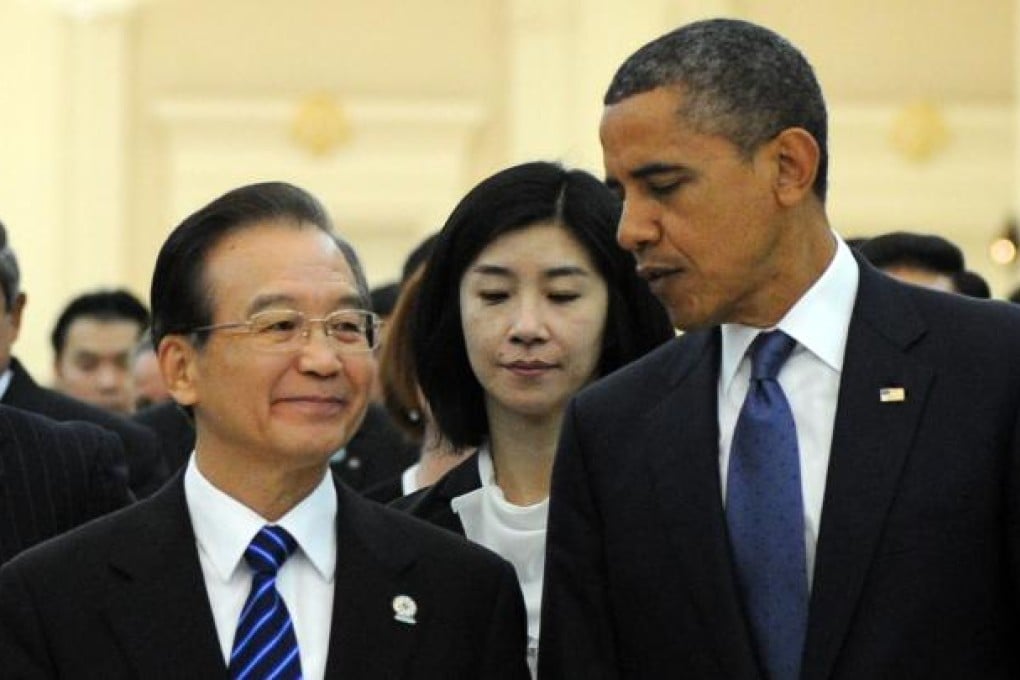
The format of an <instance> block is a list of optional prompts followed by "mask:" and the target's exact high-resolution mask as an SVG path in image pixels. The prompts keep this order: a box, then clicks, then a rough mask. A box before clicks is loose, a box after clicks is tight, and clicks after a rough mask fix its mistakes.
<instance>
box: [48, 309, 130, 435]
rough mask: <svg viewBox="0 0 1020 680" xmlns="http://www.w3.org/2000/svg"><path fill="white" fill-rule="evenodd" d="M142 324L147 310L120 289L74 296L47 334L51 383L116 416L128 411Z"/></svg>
mask: <svg viewBox="0 0 1020 680" xmlns="http://www.w3.org/2000/svg"><path fill="white" fill-rule="evenodd" d="M148 326H149V310H147V309H146V308H145V305H143V304H142V303H141V301H140V300H139V299H138V298H136V297H135V296H134V295H132V294H131V293H129V292H127V291H126V290H96V291H92V292H89V293H84V294H82V295H79V296H78V297H76V298H74V299H73V300H71V302H69V303H68V304H67V307H65V308H64V311H62V312H61V313H60V316H59V317H57V323H56V324H55V325H54V327H53V332H52V334H51V335H50V343H51V344H52V346H53V375H54V377H55V382H54V385H55V387H56V388H57V389H58V390H59V391H61V392H63V393H64V394H66V395H68V396H69V397H74V398H75V399H80V400H81V401H84V402H86V403H89V404H92V405H94V406H98V407H100V408H105V409H108V410H110V411H113V412H114V413H119V414H120V415H128V414H129V413H131V412H133V411H134V410H135V393H134V381H133V376H132V372H131V367H132V363H133V354H134V349H135V346H136V345H137V344H138V341H139V340H140V339H141V337H142V334H143V333H144V332H145V329H146V328H148Z"/></svg>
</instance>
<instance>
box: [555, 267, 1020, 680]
mask: <svg viewBox="0 0 1020 680" xmlns="http://www.w3.org/2000/svg"><path fill="white" fill-rule="evenodd" d="M860 267H861V278H860V286H859V289H858V295H857V300H856V303H855V306H854V311H853V315H852V318H851V323H850V328H849V334H848V338H847V345H846V353H845V363H844V366H843V372H842V377H841V382H840V389H839V401H838V404H837V410H836V419H835V429H834V432H833V441H832V449H831V457H830V461H829V469H828V479H827V482H826V488H825V494H824V505H823V510H822V519H821V526H820V530H819V538H818V544H817V553H816V561H815V570H814V580H813V587H812V592H811V601H810V606H809V621H808V631H807V639H806V645H805V651H804V658H803V666H802V678H803V680H819V679H821V678H840V679H844V678H845V679H847V680H851V679H852V680H858V679H860V678H983V679H987V678H1015V677H1018V674H1020V647H1018V645H1017V640H1018V639H1020V627H1018V623H1020V616H1018V602H1017V593H1018V592H1020V568H1018V563H1017V558H1018V550H1020V455H1018V454H1020V418H1018V414H1020V309H1017V308H1014V307H1011V306H1009V305H1007V304H1005V303H992V302H978V301H974V300H969V299H965V298H963V297H960V296H953V295H948V294H942V293H935V292H931V291H925V290H922V289H920V288H915V287H912V286H907V285H904V284H900V283H898V282H896V281H893V280H892V279H890V278H888V277H886V276H884V275H882V274H879V273H878V272H877V271H875V270H874V269H872V268H871V267H869V266H867V265H865V264H861V265H860ZM719 357H720V339H719V332H718V329H714V330H710V331H705V332H695V333H689V334H687V335H685V336H684V337H683V338H681V339H679V340H677V341H675V342H672V343H669V344H668V345H667V346H665V347H663V348H661V349H660V350H657V351H656V352H654V353H653V354H651V355H649V356H648V357H646V358H645V359H643V360H641V361H639V362H637V363H636V364H634V365H632V366H630V367H627V368H625V369H623V370H622V371H620V372H619V373H617V374H615V375H613V376H610V377H609V378H608V379H606V380H605V381H603V382H600V383H596V384H595V385H593V386H592V387H591V388H589V389H587V390H585V391H584V392H582V393H581V394H580V395H579V396H578V397H577V398H576V399H575V401H574V402H573V403H572V404H571V406H570V407H569V408H568V413H567V416H566V418H565V424H564V433H563V437H562V440H561V447H560V450H559V452H558V457H557V461H556V465H555V468H554V473H553V488H552V499H551V507H550V514H549V533H548V543H547V561H546V579H545V588H546V590H545V596H544V597H545V600H544V603H545V609H544V611H543V619H542V642H541V650H542V654H541V655H540V659H539V664H540V666H539V673H540V676H541V675H542V674H543V673H544V674H545V677H548V678H577V677H584V678H588V679H592V680H593V679H595V678H610V677H613V678H615V677H628V678H661V677H685V678H712V679H713V680H718V679H726V678H741V679H743V678H759V677H761V676H760V672H759V669H758V665H757V661H756V659H755V654H754V652H753V650H752V645H751V639H750V634H749V632H748V627H747V625H746V623H745V617H744V615H743V612H742V605H741V602H740V600H739V598H738V595H737V589H736V587H735V584H734V576H733V567H732V563H731V558H730V553H729V543H728V539H727V535H726V526H725V517H724V513H723V507H722V502H721V498H722V491H721V487H720V481H719V468H718V465H719V463H718V460H719V428H718V418H717V413H716V411H717V404H716V399H717V397H716V390H717V382H718V372H719V361H720V359H719ZM884 387H901V388H903V389H904V390H905V397H906V398H905V400H903V401H883V400H882V399H880V396H879V391H880V390H881V389H882V388H884Z"/></svg>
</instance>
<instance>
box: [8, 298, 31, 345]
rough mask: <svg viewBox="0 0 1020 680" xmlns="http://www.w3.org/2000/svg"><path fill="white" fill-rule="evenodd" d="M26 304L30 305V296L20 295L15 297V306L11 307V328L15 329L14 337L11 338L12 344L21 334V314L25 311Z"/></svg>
mask: <svg viewBox="0 0 1020 680" xmlns="http://www.w3.org/2000/svg"><path fill="white" fill-rule="evenodd" d="M26 303H28V296H27V295H25V294H24V293H18V294H17V295H16V296H15V297H14V304H12V305H11V312H10V317H11V328H13V329H14V337H12V338H11V342H12V343H13V342H14V341H15V340H17V339H18V334H19V333H21V314H22V313H23V312H24V311H25V304H26Z"/></svg>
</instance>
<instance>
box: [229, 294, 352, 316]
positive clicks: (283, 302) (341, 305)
mask: <svg viewBox="0 0 1020 680" xmlns="http://www.w3.org/2000/svg"><path fill="white" fill-rule="evenodd" d="M296 304H297V300H296V299H295V298H294V297H293V296H292V295H287V294H285V293H269V294H266V295H257V296H255V299H254V300H252V301H251V303H250V304H249V305H248V309H247V314H248V316H251V315H252V314H257V313H259V312H261V311H264V310H266V309H269V308H270V307H280V306H287V307H290V308H294V307H295V305H296ZM364 306H365V303H364V301H363V300H362V299H361V296H360V295H358V294H357V293H355V292H351V293H347V294H345V295H342V296H340V297H339V298H337V301H336V308H337V309H362V308H363V307H364Z"/></svg>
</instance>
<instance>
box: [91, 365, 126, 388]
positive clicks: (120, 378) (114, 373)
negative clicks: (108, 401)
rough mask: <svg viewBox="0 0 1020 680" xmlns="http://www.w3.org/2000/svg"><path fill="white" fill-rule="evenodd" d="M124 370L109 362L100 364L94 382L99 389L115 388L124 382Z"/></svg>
mask: <svg viewBox="0 0 1020 680" xmlns="http://www.w3.org/2000/svg"><path fill="white" fill-rule="evenodd" d="M124 378H125V371H123V370H121V369H119V368H117V367H116V366H112V365H110V364H105V363H104V364H100V366H99V369H98V370H97V371H96V382H97V383H98V385H99V387H100V389H103V390H116V389H119V388H120V387H121V385H122V384H123V383H124Z"/></svg>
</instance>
